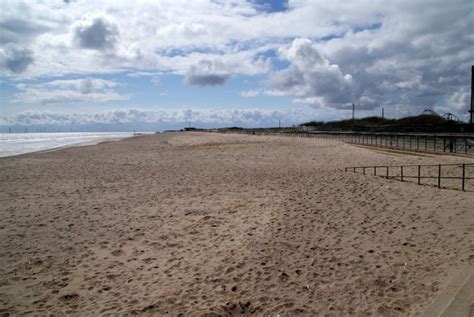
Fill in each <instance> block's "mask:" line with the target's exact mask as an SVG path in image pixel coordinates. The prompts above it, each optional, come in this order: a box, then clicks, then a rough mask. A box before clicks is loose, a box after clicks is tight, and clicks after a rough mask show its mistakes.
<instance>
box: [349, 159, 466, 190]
mask: <svg viewBox="0 0 474 317" xmlns="http://www.w3.org/2000/svg"><path fill="white" fill-rule="evenodd" d="M345 172H354V173H362V174H364V175H374V176H380V177H383V178H387V179H395V180H399V181H402V182H405V181H411V182H416V183H417V184H418V185H432V186H436V187H438V188H447V189H458V190H459V189H460V190H462V191H474V186H473V184H471V183H469V181H472V180H474V163H459V164H423V165H374V166H351V167H346V168H345ZM427 180H428V182H427Z"/></svg>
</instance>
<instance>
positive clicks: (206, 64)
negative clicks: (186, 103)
mask: <svg viewBox="0 0 474 317" xmlns="http://www.w3.org/2000/svg"><path fill="white" fill-rule="evenodd" d="M229 78H230V73H229V72H228V71H227V70H226V69H225V65H224V64H223V63H220V62H217V61H210V60H201V61H199V62H198V63H197V64H195V65H192V66H191V68H190V69H189V71H188V72H187V73H186V77H185V82H186V84H188V85H197V86H218V85H223V84H224V83H225V82H226V81H227V79H229Z"/></svg>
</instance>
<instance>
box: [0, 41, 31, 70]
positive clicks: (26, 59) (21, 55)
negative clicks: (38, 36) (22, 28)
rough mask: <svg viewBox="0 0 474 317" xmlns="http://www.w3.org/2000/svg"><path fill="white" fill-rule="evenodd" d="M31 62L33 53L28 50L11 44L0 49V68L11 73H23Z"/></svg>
mask: <svg viewBox="0 0 474 317" xmlns="http://www.w3.org/2000/svg"><path fill="white" fill-rule="evenodd" d="M33 61H34V57H33V51H32V50H30V49H27V48H23V47H19V46H17V45H14V44H11V43H10V44H7V45H5V47H4V48H3V49H0V63H1V64H2V68H5V69H8V70H9V71H10V72H12V73H15V74H19V73H22V72H24V71H25V70H26V69H27V68H28V66H29V65H30V64H32V63H33Z"/></svg>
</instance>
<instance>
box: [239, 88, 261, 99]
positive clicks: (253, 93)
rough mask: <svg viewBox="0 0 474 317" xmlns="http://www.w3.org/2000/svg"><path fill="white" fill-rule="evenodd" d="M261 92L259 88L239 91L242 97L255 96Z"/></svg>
mask: <svg viewBox="0 0 474 317" xmlns="http://www.w3.org/2000/svg"><path fill="white" fill-rule="evenodd" d="M261 93H262V92H261V91H260V90H258V89H257V90H246V91H242V92H241V93H240V95H241V96H242V97H246V98H249V97H257V96H258V95H260V94H261Z"/></svg>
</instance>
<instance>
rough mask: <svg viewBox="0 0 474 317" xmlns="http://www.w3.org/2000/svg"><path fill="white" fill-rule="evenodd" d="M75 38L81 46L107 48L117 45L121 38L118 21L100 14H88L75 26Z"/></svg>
mask: <svg viewBox="0 0 474 317" xmlns="http://www.w3.org/2000/svg"><path fill="white" fill-rule="evenodd" d="M73 32H74V40H75V42H76V44H77V45H78V46H79V47H80V48H86V49H94V50H105V49H111V48H113V47H114V46H115V44H116V43H117V42H118V39H119V35H120V32H119V27H118V25H117V23H115V22H113V21H111V20H110V19H108V18H106V17H104V16H100V15H87V16H85V17H84V18H83V19H82V20H80V21H78V22H76V23H75V24H74V27H73Z"/></svg>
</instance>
